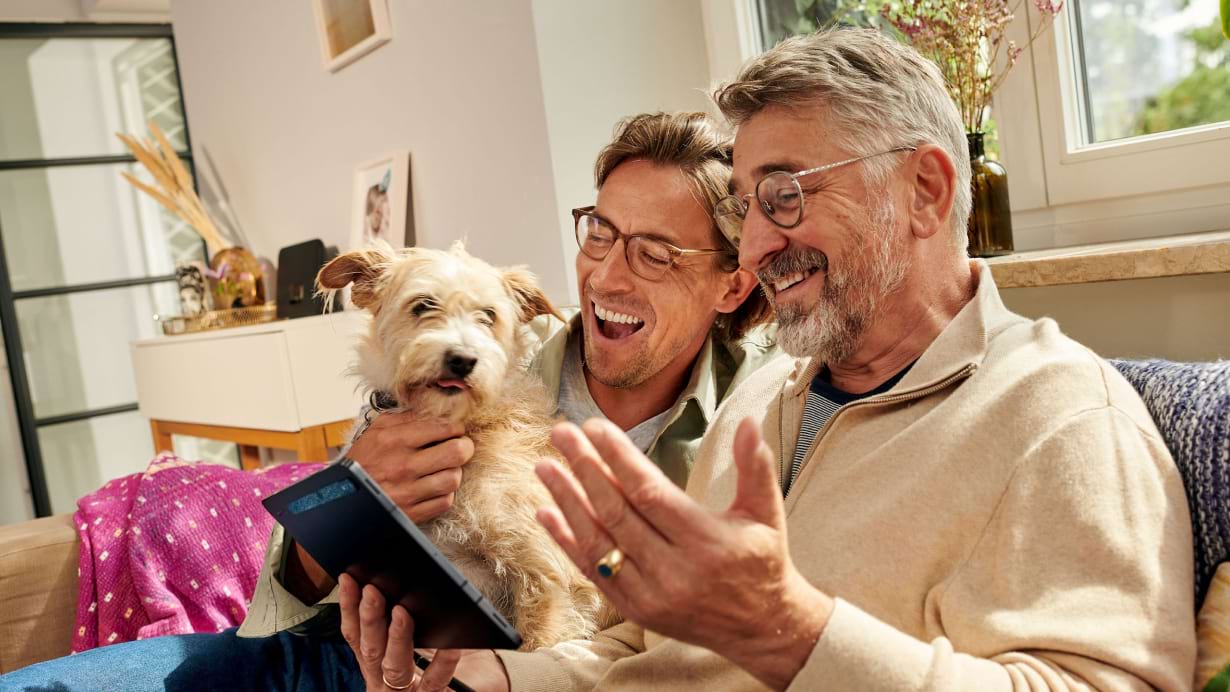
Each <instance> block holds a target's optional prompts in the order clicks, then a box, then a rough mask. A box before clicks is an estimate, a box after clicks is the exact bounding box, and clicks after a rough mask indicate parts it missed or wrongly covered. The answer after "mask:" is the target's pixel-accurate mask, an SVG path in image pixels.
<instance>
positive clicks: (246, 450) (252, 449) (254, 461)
mask: <svg viewBox="0 0 1230 692" xmlns="http://www.w3.org/2000/svg"><path fill="white" fill-rule="evenodd" d="M239 467H240V468H242V469H243V470H244V471H252V470H255V469H259V468H260V467H261V448H260V447H257V446H256V445H239Z"/></svg>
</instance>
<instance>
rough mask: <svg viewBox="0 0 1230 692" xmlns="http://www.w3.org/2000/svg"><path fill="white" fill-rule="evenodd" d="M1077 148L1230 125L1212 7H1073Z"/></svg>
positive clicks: (1223, 51)
mask: <svg viewBox="0 0 1230 692" xmlns="http://www.w3.org/2000/svg"><path fill="white" fill-rule="evenodd" d="M1071 18H1072V23H1073V30H1072V32H1071V36H1072V37H1073V39H1074V41H1075V44H1076V45H1075V47H1076V50H1075V51H1074V55H1075V57H1076V62H1075V64H1074V65H1073V70H1074V72H1075V74H1076V78H1077V81H1076V85H1077V90H1076V94H1075V95H1074V96H1075V97H1076V98H1077V103H1078V104H1080V105H1081V108H1080V110H1081V114H1082V115H1083V117H1082V118H1081V125H1082V128H1081V141H1082V144H1086V145H1087V144H1097V143H1101V142H1109V141H1113V140H1121V139H1127V138H1130V137H1138V136H1142V135H1149V134H1155V133H1161V132H1170V131H1173V130H1181V129H1184V128H1189V127H1199V126H1201V125H1213V124H1216V123H1219V122H1223V121H1230V69H1228V68H1230V41H1227V40H1226V39H1225V37H1223V36H1222V33H1221V27H1220V23H1219V21H1218V10H1217V0H1187V1H1186V2H1175V1H1174V0H1085V1H1084V2H1079V1H1076V2H1074V3H1073V11H1072V14H1071Z"/></svg>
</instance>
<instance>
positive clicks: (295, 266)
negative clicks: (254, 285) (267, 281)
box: [278, 239, 342, 319]
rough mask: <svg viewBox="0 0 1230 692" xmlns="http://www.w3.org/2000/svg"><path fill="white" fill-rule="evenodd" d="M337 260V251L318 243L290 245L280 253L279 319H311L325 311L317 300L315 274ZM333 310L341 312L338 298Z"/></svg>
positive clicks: (315, 241) (334, 302)
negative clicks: (331, 261) (330, 261)
mask: <svg viewBox="0 0 1230 692" xmlns="http://www.w3.org/2000/svg"><path fill="white" fill-rule="evenodd" d="M334 257H337V248H336V247H333V246H329V247H327V248H326V247H325V244H324V243H323V242H321V241H320V240H319V239H317V240H309V241H307V242H306V243H299V244H298V245H289V246H287V247H284V248H282V249H281V250H280V251H279V252H278V317H280V318H290V319H294V318H295V317H310V316H312V315H319V314H321V313H323V312H324V311H325V301H324V299H322V298H318V297H317V296H316V273H317V272H319V271H320V268H321V267H323V266H325V264H327V263H328V262H329V260H331V259H333V258H334ZM333 309H334V310H341V309H342V302H341V301H340V300H338V299H337V298H336V297H335V298H334V300H333Z"/></svg>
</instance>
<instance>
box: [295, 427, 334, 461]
mask: <svg viewBox="0 0 1230 692" xmlns="http://www.w3.org/2000/svg"><path fill="white" fill-rule="evenodd" d="M298 443H299V448H298V452H299V461H328V460H329V447H328V445H326V444H325V426H323V425H313V426H311V427H310V428H304V429H303V430H300V431H299V435H298Z"/></svg>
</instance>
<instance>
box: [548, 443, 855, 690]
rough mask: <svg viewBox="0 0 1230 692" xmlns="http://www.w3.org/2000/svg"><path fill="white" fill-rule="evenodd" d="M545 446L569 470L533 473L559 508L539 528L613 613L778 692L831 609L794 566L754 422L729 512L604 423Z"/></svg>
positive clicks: (768, 459) (551, 464)
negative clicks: (721, 659) (710, 654)
mask: <svg viewBox="0 0 1230 692" xmlns="http://www.w3.org/2000/svg"><path fill="white" fill-rule="evenodd" d="M551 441H552V444H554V445H555V447H556V448H557V449H559V451H560V452H561V453H562V454H563V455H564V457H565V458H566V459H567V460H568V463H569V465H570V466H571V468H572V473H568V472H566V471H565V470H564V469H563V468H562V467H561V466H560V465H559V464H558V463H557V462H555V461H543V462H540V463H539V464H538V466H537V467H536V469H535V470H536V471H537V472H538V476H539V478H540V479H542V481H543V483H544V484H545V485H546V486H547V489H548V490H550V491H551V495H552V497H554V499H555V502H556V504H557V506H556V507H544V508H542V509H540V510H539V512H538V519H539V521H540V522H541V523H542V524H543V526H545V527H546V528H547V531H549V532H550V533H551V536H552V537H553V538H554V539H555V541H556V542H557V543H559V544H560V546H561V547H562V548H563V549H564V552H565V553H567V554H568V557H569V558H570V559H571V560H572V561H573V562H574V563H576V565H577V567H578V568H579V569H580V570H581V571H582V572H583V573H584V574H585V575H586V576H587V577H589V578H590V579H591V580H592V581H593V582H594V583H595V584H596V585H597V586H598V588H600V589H602V592H603V593H605V594H606V596H607V597H608V598H609V599H610V600H611V602H612V603H613V604H614V605H615V607H616V608H618V609H619V611H620V613H622V614H623V615H624V617H625V618H627V619H628V620H631V621H632V622H635V623H636V624H638V625H641V626H642V627H644V628H645V629H647V630H652V631H654V632H657V633H660V634H663V635H665V636H667V637H672V638H674V639H677V640H679V641H683V642H687V643H690V644H695V645H698V646H702V647H705V648H707V649H709V650H711V651H714V652H716V653H718V654H720V655H722V656H725V657H726V658H728V659H730V660H731V661H733V662H734V663H736V664H737V665H739V666H741V667H743V668H744V669H745V670H747V671H748V672H749V673H751V674H752V675H754V676H755V677H757V678H758V679H759V680H760V681H761V682H763V683H764V684H766V685H769V686H770V687H774V688H777V689H783V688H785V687H786V686H787V685H788V684H789V682H790V681H791V680H792V679H793V678H794V676H795V674H796V673H797V672H798V671H799V670H800V669H801V668H802V667H803V664H804V663H806V661H807V659H808V657H809V656H810V655H811V652H812V649H813V648H814V646H815V643H816V641H817V640H818V639H819V637H820V634H821V633H822V632H823V630H824V626H825V624H827V622H828V618H829V615H830V614H831V613H832V611H833V605H834V601H833V599H832V598H830V597H829V596H828V595H826V594H824V593H822V592H820V591H819V590H818V589H816V588H815V587H813V586H811V585H810V584H808V583H807V581H806V579H804V577H803V576H802V574H800V573H799V571H798V570H797V569H796V568H795V567H794V564H793V563H792V562H791V559H790V553H789V550H788V547H787V546H788V544H787V541H786V512H785V508H784V506H783V502H782V493H781V486H780V485H778V480H777V471H776V464H775V462H774V460H773V454H772V452H771V451H770V450H769V448H768V446H767V445H765V443H764V441H763V439H762V438H761V434H760V428H759V427H758V426H757V425H756V424H755V422H754V421H752V420H744V421H742V422H741V423H740V424H739V426H738V429H737V431H736V432H735V435H734V444H733V445H732V449H731V452H733V456H734V463H733V466H734V470H735V471H736V473H737V479H736V488H735V493H734V499H733V500H732V501H731V503H730V505H729V506H728V507H727V508H726V509H725V510H724V511H713V510H710V509H708V508H706V507H704V506H702V505H701V504H700V503H698V502H696V501H695V500H693V499H692V498H691V497H689V496H688V495H687V494H686V493H685V492H684V491H682V490H680V489H679V488H678V487H677V486H675V484H674V483H672V482H671V481H670V480H669V479H668V478H667V477H666V476H665V475H664V474H663V473H662V472H661V470H659V469H658V467H657V466H656V465H654V463H653V462H652V461H650V460H649V459H648V458H647V457H646V456H645V455H644V454H642V453H641V452H640V450H639V449H637V448H636V446H635V445H634V444H633V443H632V441H631V440H629V439H628V437H627V435H625V434H624V432H623V431H622V430H620V429H619V428H618V427H616V426H615V425H614V424H612V423H611V422H609V421H605V420H598V419H594V420H589V421H587V422H586V423H585V425H584V426H583V427H582V428H578V427H577V426H575V425H572V424H571V423H560V424H558V425H556V426H555V429H554V430H553V431H552V435H551ZM766 608H768V610H766Z"/></svg>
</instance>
